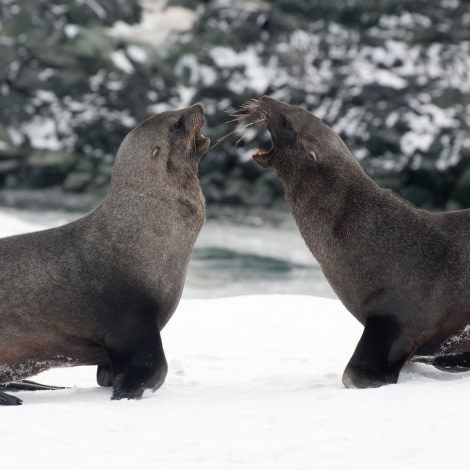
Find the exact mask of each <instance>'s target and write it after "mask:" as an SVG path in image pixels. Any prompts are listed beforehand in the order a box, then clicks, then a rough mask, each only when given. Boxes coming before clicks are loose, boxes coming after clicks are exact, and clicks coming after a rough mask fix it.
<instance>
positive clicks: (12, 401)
mask: <svg viewBox="0 0 470 470" xmlns="http://www.w3.org/2000/svg"><path fill="white" fill-rule="evenodd" d="M22 403H23V402H22V401H21V400H20V399H19V398H16V397H14V396H13V395H8V394H7V393H3V392H0V406H12V405H13V406H15V405H21V404H22Z"/></svg>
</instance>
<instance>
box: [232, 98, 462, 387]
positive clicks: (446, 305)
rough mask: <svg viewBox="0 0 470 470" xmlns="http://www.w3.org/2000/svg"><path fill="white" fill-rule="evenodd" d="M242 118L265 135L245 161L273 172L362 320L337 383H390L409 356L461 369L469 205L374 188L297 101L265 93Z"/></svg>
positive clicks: (321, 258)
mask: <svg viewBox="0 0 470 470" xmlns="http://www.w3.org/2000/svg"><path fill="white" fill-rule="evenodd" d="M243 116H245V117H248V116H256V117H257V118H258V119H259V120H260V121H262V122H263V124H264V125H265V126H266V128H267V129H268V130H269V132H270V133H271V137H272V143H273V147H272V149H271V150H269V151H267V152H260V151H259V150H257V151H256V152H255V154H254V155H253V159H254V160H255V162H257V163H258V164H259V165H261V166H262V167H264V168H273V169H274V170H275V171H276V172H277V175H278V177H279V179H280V181H281V182H282V184H283V186H284V189H285V195H286V199H287V201H288V203H289V205H290V207H291V210H292V213H293V216H294V218H295V220H296V222H297V225H298V227H299V229H300V233H301V234H302V236H303V238H304V240H305V242H306V244H307V246H308V248H309V249H310V251H311V252H312V254H313V255H314V257H315V258H316V259H317V261H318V262H319V264H320V266H321V268H322V271H323V273H324V275H325V277H326V278H327V280H328V281H329V283H330V284H331V286H332V288H333V289H334V291H335V292H336V294H337V295H338V297H339V299H340V300H341V301H342V302H343V304H344V305H345V306H346V308H347V309H348V310H349V311H350V312H351V313H352V314H353V315H354V317H355V318H357V320H359V321H360V322H361V323H362V324H363V325H364V332H363V334H362V337H361V339H360V341H359V343H358V345H357V347H356V350H355V352H354V354H353V356H352V358H351V360H350V361H349V363H348V365H347V367H346V370H345V371H344V374H343V383H344V384H345V386H347V387H358V388H361V387H376V386H380V385H384V384H390V383H395V382H396V381H397V380H398V375H399V372H400V370H401V368H402V366H403V365H404V364H405V362H407V361H409V360H411V359H412V358H413V360H415V361H421V362H427V363H430V364H433V365H436V366H437V367H440V368H444V369H449V370H459V369H460V368H463V369H465V368H468V367H469V366H470V210H462V211H456V212H448V213H431V212H428V211H425V210H421V209H417V208H415V207H414V206H412V205H411V204H409V203H408V202H406V201H404V200H403V199H401V198H400V197H398V196H397V195H396V194H394V193H393V192H392V191H390V190H386V189H382V188H380V187H379V186H377V184H376V183H375V182H374V181H372V179H371V178H369V177H368V176H367V174H366V173H365V172H364V171H363V170H362V168H361V167H360V166H359V164H358V163H357V161H356V160H355V159H354V158H353V157H352V155H351V154H350V152H349V150H348V149H347V147H346V145H345V144H344V142H343V141H342V140H341V138H340V137H339V136H338V135H337V134H336V133H335V132H334V131H333V130H332V129H331V128H329V127H328V126H327V125H326V124H325V123H324V122H322V121H321V120H320V119H318V118H317V117H315V116H313V115H312V114H310V113H309V112H308V111H306V110H305V109H303V108H300V107H297V106H291V105H288V104H285V103H282V102H280V101H277V100H275V99H273V98H270V97H267V96H265V97H263V98H261V99H260V100H259V101H258V100H254V101H252V102H250V103H248V104H247V105H246V106H245V108H244V109H243V110H242V114H241V116H240V117H243ZM332 341H334V339H333V338H332Z"/></svg>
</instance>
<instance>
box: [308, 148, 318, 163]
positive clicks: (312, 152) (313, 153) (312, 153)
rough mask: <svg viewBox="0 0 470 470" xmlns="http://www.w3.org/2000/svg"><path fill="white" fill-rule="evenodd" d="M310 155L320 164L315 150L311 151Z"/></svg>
mask: <svg viewBox="0 0 470 470" xmlns="http://www.w3.org/2000/svg"><path fill="white" fill-rule="evenodd" d="M308 154H309V156H310V157H311V158H312V159H313V161H314V162H318V157H317V154H316V153H315V150H310V152H308Z"/></svg>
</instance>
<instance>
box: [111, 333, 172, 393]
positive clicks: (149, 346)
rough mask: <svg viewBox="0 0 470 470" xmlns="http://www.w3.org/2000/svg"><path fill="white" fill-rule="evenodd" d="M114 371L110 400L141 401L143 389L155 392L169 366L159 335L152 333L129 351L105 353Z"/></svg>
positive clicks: (115, 350)
mask: <svg viewBox="0 0 470 470" xmlns="http://www.w3.org/2000/svg"><path fill="white" fill-rule="evenodd" d="M108 356H109V358H110V360H111V364H112V366H111V367H112V371H113V381H112V385H113V396H112V399H113V400H120V399H122V398H128V399H132V398H140V397H141V396H142V394H143V393H144V390H145V389H147V388H149V389H151V390H153V391H155V390H157V388H159V387H160V386H161V385H162V384H163V382H164V381H165V378H166V374H167V372H168V365H167V362H166V358H165V354H164V352H163V345H162V340H161V337H160V333H159V332H158V331H155V332H154V334H153V335H152V336H151V337H150V338H149V337H147V339H143V340H142V341H140V342H139V345H138V346H137V347H135V348H134V349H133V350H132V351H129V350H128V349H127V350H126V351H125V352H121V351H119V350H117V349H114V350H111V349H109V350H108Z"/></svg>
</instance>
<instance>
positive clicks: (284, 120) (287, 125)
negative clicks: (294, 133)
mask: <svg viewBox="0 0 470 470" xmlns="http://www.w3.org/2000/svg"><path fill="white" fill-rule="evenodd" d="M281 125H282V127H283V128H284V129H287V130H288V131H290V130H292V126H291V125H290V122H289V121H288V120H287V118H285V117H281Z"/></svg>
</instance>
